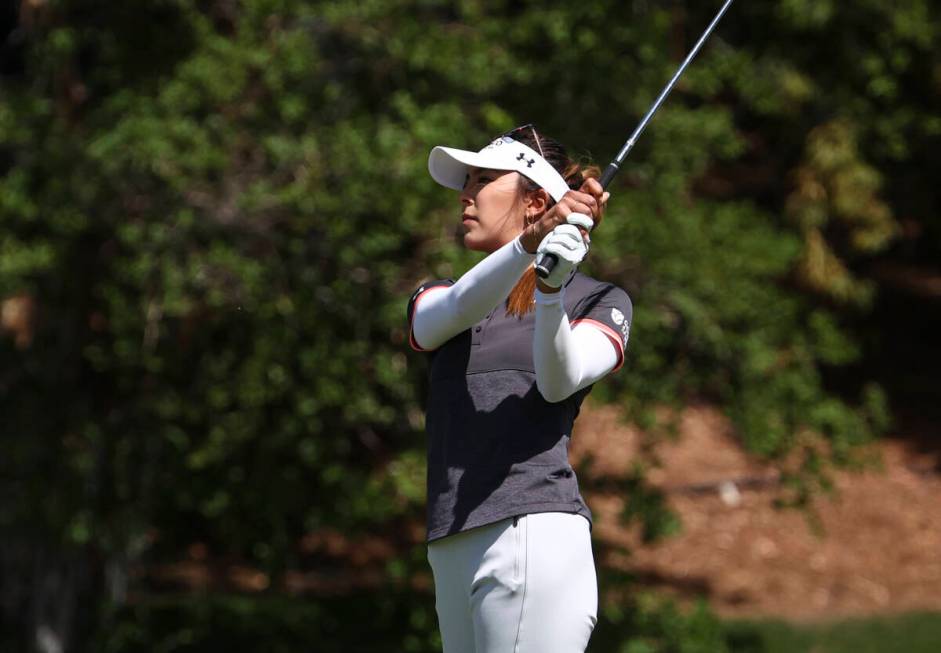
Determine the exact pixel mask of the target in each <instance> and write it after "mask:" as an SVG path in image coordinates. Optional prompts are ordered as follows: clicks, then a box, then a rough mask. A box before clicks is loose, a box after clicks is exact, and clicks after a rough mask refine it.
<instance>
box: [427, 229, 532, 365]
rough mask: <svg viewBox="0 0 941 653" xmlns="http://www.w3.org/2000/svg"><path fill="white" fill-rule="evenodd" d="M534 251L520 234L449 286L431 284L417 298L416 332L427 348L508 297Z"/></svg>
mask: <svg viewBox="0 0 941 653" xmlns="http://www.w3.org/2000/svg"><path fill="white" fill-rule="evenodd" d="M534 258H535V257H534V255H532V254H529V253H528V252H526V251H525V250H524V249H523V248H522V246H521V244H520V241H519V238H516V239H514V240H512V241H510V242H509V243H507V244H506V245H504V246H503V247H501V248H500V249H498V250H496V251H495V252H493V253H492V254H490V255H488V256H487V257H486V258H485V259H484V260H482V261H481V262H480V263H478V264H477V265H475V266H474V267H473V268H471V269H470V270H468V271H467V273H466V274H464V276H462V277H461V278H460V279H458V280H457V282H456V283H455V284H454V285H452V286H448V287H437V288H431V289H429V290H428V291H427V293H425V294H422V295H420V296H419V297H418V298H416V300H415V308H414V312H413V315H412V335H413V337H414V338H415V341H416V343H417V344H418V345H419V346H420V347H421V348H422V349H426V350H431V349H436V348H437V347H440V346H441V345H442V344H444V343H445V342H447V341H448V340H450V339H451V338H453V337H454V336H456V335H457V334H459V333H461V332H462V331H464V330H465V329H469V328H470V327H472V326H473V325H474V324H476V323H477V322H479V321H480V320H482V319H483V318H484V316H485V315H487V313H489V312H490V311H491V310H493V308H494V307H495V306H497V305H498V304H499V303H500V302H502V301H504V300H505V299H506V298H507V296H508V295H509V294H510V291H511V290H513V287H514V286H515V285H516V283H517V282H518V281H519V279H520V277H521V276H522V274H523V273H524V272H525V271H526V269H527V268H528V267H529V266H530V265H532V263H533V259H534Z"/></svg>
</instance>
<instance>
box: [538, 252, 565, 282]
mask: <svg viewBox="0 0 941 653" xmlns="http://www.w3.org/2000/svg"><path fill="white" fill-rule="evenodd" d="M558 262H559V259H557V258H556V256H555V254H540V255H539V256H537V257H536V265H535V268H536V276H537V277H539V278H540V279H545V278H546V277H548V276H549V275H550V274H552V270H553V269H554V268H555V266H556V263H558Z"/></svg>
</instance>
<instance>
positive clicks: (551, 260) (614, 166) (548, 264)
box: [536, 0, 732, 279]
mask: <svg viewBox="0 0 941 653" xmlns="http://www.w3.org/2000/svg"><path fill="white" fill-rule="evenodd" d="M731 4H732V0H726V2H725V4H724V5H722V8H721V9H720V10H719V13H718V14H716V17H715V18H713V19H712V22H711V23H710V24H709V27H707V28H706V31H705V32H703V34H702V36H701V37H699V41H698V42H697V43H696V45H695V46H694V47H693V49H692V50H691V51H690V53H689V54H688V55H687V57H686V59H685V60H684V61H683V63H682V64H680V67H679V68H678V69H677V71H676V74H675V75H673V79H671V80H670V82H669V83H668V84H667V85H666V86H665V87H664V89H663V91H662V92H661V93H660V97H658V98H657V100H656V102H654V103H653V106H651V107H650V110H649V111H648V112H647V115H645V116H644V118H643V120H641V121H640V124H639V125H637V129H635V130H634V133H633V134H631V137H630V138H628V139H627V142H626V143H624V147H622V148H621V151H620V152H618V154H617V156H616V157H614V160H613V161H612V162H611V163H609V164H608V167H607V168H605V170H604V172H603V173H602V175H601V179H599V181H600V182H601V188H602V189H606V188H607V187H608V184H610V183H611V180H612V179H614V176H615V175H616V174H617V173H618V171H619V170H620V169H621V165H622V164H623V163H624V160H625V159H627V155H628V153H630V151H631V150H632V149H633V148H634V144H635V143H636V142H637V139H638V138H639V137H640V134H641V132H643V131H644V129H645V128H646V127H647V123H649V122H650V119H651V118H653V115H654V114H655V113H656V112H657V109H659V108H660V105H661V104H663V101H664V100H665V99H666V98H667V96H668V95H669V94H670V91H672V90H673V87H674V86H675V85H676V81H677V80H678V79H679V78H680V76H681V75H682V74H683V71H685V70H686V67H687V66H689V64H690V62H691V61H692V60H693V58H694V57H695V56H696V55H697V54H698V53H699V50H700V49H701V48H702V46H703V44H704V43H705V42H706V39H707V38H709V35H710V34H712V30H714V29H715V27H716V25H718V24H719V21H720V20H722V16H724V15H725V12H726V11H727V10H728V8H729V6H731ZM556 263H558V259H556V257H555V255H553V254H546V255H545V256H543V257H542V258H541V260H537V261H536V274H537V275H539V277H540V278H541V279H545V278H546V277H548V276H549V274H550V273H551V272H552V269H553V268H554V267H555V265H556Z"/></svg>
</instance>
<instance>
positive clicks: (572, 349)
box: [533, 290, 624, 403]
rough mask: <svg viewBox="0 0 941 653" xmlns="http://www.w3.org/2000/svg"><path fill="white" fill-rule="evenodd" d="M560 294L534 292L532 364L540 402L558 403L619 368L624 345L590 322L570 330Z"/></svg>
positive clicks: (616, 337)
mask: <svg viewBox="0 0 941 653" xmlns="http://www.w3.org/2000/svg"><path fill="white" fill-rule="evenodd" d="M563 296H564V291H560V292H556V293H542V292H540V291H538V290H537V291H536V331H535V334H534V337H533V362H534V364H535V368H536V387H537V388H538V389H539V392H540V394H542V396H543V398H544V399H545V400H546V401H549V402H553V403H554V402H558V401H562V400H564V399H566V398H568V397H570V396H571V395H572V394H573V393H575V392H577V391H578V390H581V389H582V388H585V387H587V386H589V385H591V384H592V383H595V382H596V381H599V380H600V379H602V378H604V376H605V375H606V374H608V373H609V372H611V371H612V370H614V369H617V368H618V367H620V365H621V363H622V361H623V359H624V345H623V343H622V341H621V338H620V337H619V335H618V334H616V333H611V334H609V333H607V331H608V330H611V329H610V328H609V327H607V325H604V324H602V323H598V325H597V326H595V324H594V323H593V321H591V320H586V321H585V322H576V324H575V326H574V327H573V326H572V324H570V322H569V318H568V315H567V314H566V312H565V308H564V306H563V303H562V299H563Z"/></svg>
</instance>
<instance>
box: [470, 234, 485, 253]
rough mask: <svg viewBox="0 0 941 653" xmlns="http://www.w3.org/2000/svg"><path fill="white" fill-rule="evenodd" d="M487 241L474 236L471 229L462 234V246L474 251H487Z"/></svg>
mask: <svg viewBox="0 0 941 653" xmlns="http://www.w3.org/2000/svg"><path fill="white" fill-rule="evenodd" d="M487 244H488V243H487V242H486V241H484V240H483V239H481V238H478V237H476V235H475V234H474V232H473V231H469V232H467V233H465V234H464V247H466V248H467V249H469V250H472V251H475V252H485V251H487Z"/></svg>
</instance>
